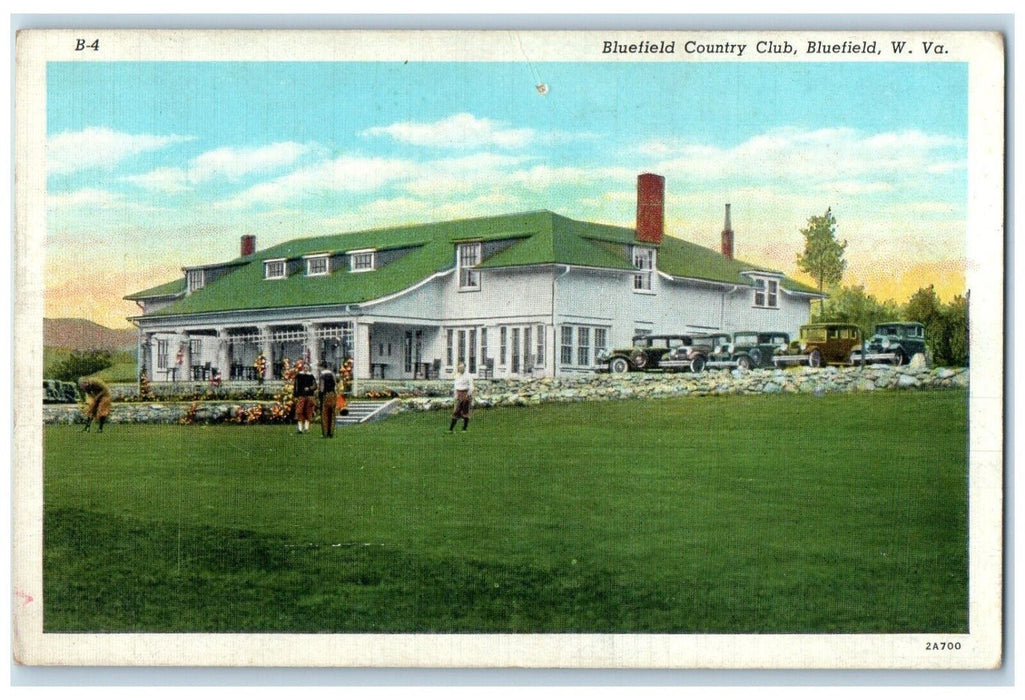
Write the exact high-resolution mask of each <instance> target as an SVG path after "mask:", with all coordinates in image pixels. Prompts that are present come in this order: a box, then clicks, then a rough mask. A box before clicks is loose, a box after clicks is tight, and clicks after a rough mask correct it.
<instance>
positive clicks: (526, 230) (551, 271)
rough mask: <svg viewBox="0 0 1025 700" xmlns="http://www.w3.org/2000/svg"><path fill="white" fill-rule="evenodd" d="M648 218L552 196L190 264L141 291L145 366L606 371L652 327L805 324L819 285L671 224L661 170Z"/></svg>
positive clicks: (389, 373) (192, 372)
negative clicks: (616, 216)
mask: <svg viewBox="0 0 1025 700" xmlns="http://www.w3.org/2000/svg"><path fill="white" fill-rule="evenodd" d="M637 190H638V202H637V226H636V227H635V228H626V227H619V226H609V225H605V224H596V223H589V222H584V221H576V220H573V219H568V218H566V217H563V216H559V215H558V214H554V213H552V212H550V211H536V212H528V213H519V214H508V215H501V216H491V217H483V218H477V219H466V220H459V221H449V222H442V223H432V224H422V225H411V226H401V227H394V228H383V229H374V230H369V231H359V232H354V233H345V234H339V235H332V236H322V237H314V238H298V239H295V240H292V241H289V242H287V243H282V244H280V245H276V246H273V247H271V248H268V249H266V250H257V249H256V241H255V238H254V237H252V236H243V237H242V242H241V251H240V253H241V254H240V256H239V257H238V258H236V259H234V260H230V261H228V262H221V263H211V264H208V265H201V266H197V267H188V268H185V269H184V275H183V277H181V278H178V279H177V280H174V281H172V282H169V283H167V284H164V285H161V286H159V287H154V288H152V289H148V290H145V291H141V292H138V293H135V294H132V295H129V296H128V297H126V298H127V299H131V300H134V301H135V302H136V303H137V304H138V305H139V307H140V309H141V313H140V314H139V315H138V316H134V317H132V318H131V320H132V322H134V323H135V325H136V326H137V327H138V329H139V350H140V353H139V357H140V369H143V370H145V371H146V372H147V375H148V376H149V378H150V379H151V380H152V381H158V382H159V381H175V380H179V381H180V380H185V379H209V378H210V377H211V376H212V374H213V373H215V372H217V373H219V374H220V376H221V377H222V378H223V379H224V380H233V379H253V378H255V375H254V372H255V370H254V362H255V361H256V358H257V356H258V355H260V354H263V356H264V357H265V358H266V360H267V370H268V376H267V377H266V378H268V379H273V378H275V377H278V376H280V372H281V365H282V361H283V360H284V359H285V358H288V359H290V360H292V361H294V360H296V359H301V358H302V359H306V360H308V361H311V362H313V363H314V364H318V363H319V362H320V361H321V360H324V361H327V362H328V363H329V364H331V365H333V366H336V367H337V366H339V365H340V364H341V363H342V361H343V360H344V359H345V358H349V357H351V358H352V359H353V363H354V372H355V376H356V377H357V378H358V379H366V378H370V377H372V376H373V377H382V376H383V377H385V378H388V379H407V378H408V379H413V378H420V377H424V376H431V377H433V376H437V375H440V376H446V375H450V374H451V372H452V370H453V369H454V367H455V365H456V363H458V362H465V363H466V365H467V367H468V368H469V370H470V372H471V373H474V374H476V375H478V376H481V375H483V376H495V377H515V376H550V377H557V376H561V375H565V374H568V373H579V372H589V371H593V369H594V368H595V366H596V363H595V357H596V355H597V354H598V353H599V352H600V351H602V350H603V349H609V348H612V347H614V346H623V345H629V344H630V342H631V338H632V337H633V336H635V335H638V334H643V333H691V334H698V333H703V332H708V331H713V330H723V331H730V332H731V331H737V330H766V331H785V332H788V333H790V334H791V335H794V334H796V332H797V330H798V328H799V327H800V326H801V325H802V324H803V323H806V322H807V321H808V317H809V312H810V303H811V301H812V300H813V299H818V298H820V295H819V294H818V293H817V292H816V291H815V290H814V289H812V288H810V287H808V286H806V285H803V284H800V283H798V282H796V281H794V280H792V279H789V278H787V277H785V276H784V275H783V274H782V273H780V272H777V271H773V270H767V269H763V268H759V267H757V266H755V265H751V264H748V263H744V262H742V261H740V260H736V259H734V257H733V231H732V228H731V225H730V212H729V205H726V223H725V226H724V230H723V232H722V249H721V250H719V251H715V250H710V249H708V248H704V247H702V246H698V245H695V244H693V243H689V242H687V241H684V240H681V239H678V238H674V237H672V236H667V235H665V233H664V230H663V227H664V226H663V221H664V215H663V192H664V180H663V178H662V177H660V176H658V175H651V174H643V175H641V176H639V177H638V185H637Z"/></svg>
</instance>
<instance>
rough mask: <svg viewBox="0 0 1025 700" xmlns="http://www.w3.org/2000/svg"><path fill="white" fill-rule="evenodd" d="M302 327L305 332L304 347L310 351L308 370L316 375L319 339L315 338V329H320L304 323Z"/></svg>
mask: <svg viewBox="0 0 1025 700" xmlns="http://www.w3.org/2000/svg"><path fill="white" fill-rule="evenodd" d="M303 327H304V328H305V330H306V347H307V348H308V349H309V351H310V369H312V370H313V373H314V374H316V373H317V368H318V367H320V339H319V338H317V329H319V328H320V324H317V323H305V324H303Z"/></svg>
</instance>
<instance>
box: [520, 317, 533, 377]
mask: <svg viewBox="0 0 1025 700" xmlns="http://www.w3.org/2000/svg"><path fill="white" fill-rule="evenodd" d="M530 346H531V342H530V326H527V327H526V328H524V329H523V369H524V371H527V372H530V371H532V370H533V369H534V361H533V358H531V356H530Z"/></svg>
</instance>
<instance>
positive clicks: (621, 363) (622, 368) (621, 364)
mask: <svg viewBox="0 0 1025 700" xmlns="http://www.w3.org/2000/svg"><path fill="white" fill-rule="evenodd" d="M609 371H610V372H612V373H613V374H626V373H627V372H629V371H630V363H629V362H627V361H626V358H625V357H613V358H612V361H611V362H609Z"/></svg>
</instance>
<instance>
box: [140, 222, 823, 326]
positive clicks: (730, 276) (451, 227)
mask: <svg viewBox="0 0 1025 700" xmlns="http://www.w3.org/2000/svg"><path fill="white" fill-rule="evenodd" d="M510 239H518V240H516V242H515V243H513V244H512V245H511V246H509V247H507V248H504V249H503V250H501V251H499V252H497V253H495V254H494V255H491V256H490V257H488V258H487V259H485V260H484V261H482V262H481V264H480V267H481V268H503V267H521V266H526V265H544V264H553V263H554V264H566V265H577V266H584V267H596V268H607V269H616V270H631V269H633V264H632V260H631V258H630V252H629V248H628V246H629V244H632V243H635V242H636V241H635V239H634V229H632V228H626V227H622V226H610V225H606V224H596V223H589V222H583V221H575V220H573V219H568V218H566V217H563V216H559V215H558V214H554V213H552V212H550V211H535V212H526V213H521V214H509V215H505V216H493V217H483V218H476V219H464V220H459V221H447V222H441V223H433V224H419V225H412V226H401V227H394V228H381V229H373V230H368V231H359V232H355V233H345V234H338V235H333V236H318V237H313V238H297V239H294V240H291V241H288V242H285V243H281V244H279V245H276V246H272V247H270V248H267V249H264V250H259V251H256V252H255V253H253V254H252V255H249V256H246V257H243V258H236V259H235V260H232V261H230V262H228V263H225V266H228V267H227V269H226V270H225V272H224V274H222V275H221V276H219V277H217V278H216V279H215V280H214V281H212V282H210V283H208V284H207V285H206V286H205V287H204V288H202V289H200V290H197V291H195V292H193V293H192V294H189V295H187V296H185V297H183V298H182V299H179V300H177V301H175V302H173V303H171V304H169V305H167V306H166V307H164V308H162V309H160V310H158V311H156V312H153V313H151V314H147V315H148V316H168V315H180V314H194V313H209V312H217V311H233V310H242V309H272V308H289V307H298V306H316V305H339V304H360V303H365V302H368V301H371V300H374V299H379V298H381V297H384V296H388V295H390V294H394V293H397V292H400V291H402V290H404V289H407V288H409V287H412V286H413V285H415V284H416V283H417V282H420V281H422V280H424V279H426V278H428V277H430V276H431V275H433V274H435V273H438V272H442V271H445V270H450V269H452V268H453V267H454V266H455V253H454V245H455V244H456V243H459V242H461V241H491V240H510ZM368 248H369V249H376V250H377V251H379V252H382V251H386V250H394V249H404V250H406V251H407V252H406V253H405V254H403V255H401V256H399V257H398V258H397V259H395V260H393V261H390V262H388V263H387V264H385V265H382V266H381V267H379V268H377V269H376V270H373V271H367V272H359V273H352V272H350V271H349V270H348V269H340V270H334V271H332V272H331V274H329V275H325V276H314V277H307V276H306V275H305V274H303V273H301V272H300V273H295V274H292V275H289V276H288V277H286V278H284V279H279V280H265V279H264V270H263V261H264V260H271V259H280V258H286V259H289V260H295V259H300V258H302V257H303V256H305V255H312V254H317V253H333V254H340V253H344V252H346V251H350V250H360V249H368ZM203 267H207V268H209V267H213V266H210V265H204V266H203ZM658 269H659V270H661V271H663V272H665V273H667V274H670V275H672V276H674V277H685V278H695V279H704V280H709V281H715V282H724V283H730V284H750V283H751V280H750V279H749V278H746V277H742V276H741V275H740V272H741V271H745V270H758V269H761V270H764V268H760V267H759V266H757V265H752V264H749V263H745V262H742V261H739V260H726V259H725V258H724V257H723V256H722V255H720V254H719V253H717V252H715V251H712V250H709V249H707V248H703V247H701V246H699V245H695V244H693V243H688V242H687V241H683V240H680V239H678V238H673V237H671V236H666V237H664V238H663V241H662V244H661V245H660V246H659V253H658ZM781 284H782V286H783V287H784V288H786V289H789V290H791V291H800V292H810V293H814V290H813V289H811V288H810V287H807V286H805V285H802V284H800V283H798V282H795V281H794V280H790V279H788V278H783V279H782V280H781ZM184 290H185V281H184V279H183V278H180V279H178V280H175V281H173V282H169V283H167V284H165V285H161V286H159V287H154V288H152V289H148V290H145V291H143V292H137V293H135V294H132V295H130V296H128V297H125V298H126V299H144V298H152V297H157V296H167V295H171V294H180V293H182V292H184Z"/></svg>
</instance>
